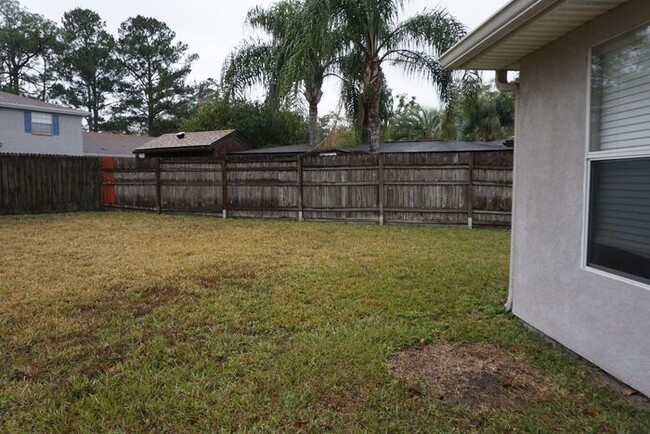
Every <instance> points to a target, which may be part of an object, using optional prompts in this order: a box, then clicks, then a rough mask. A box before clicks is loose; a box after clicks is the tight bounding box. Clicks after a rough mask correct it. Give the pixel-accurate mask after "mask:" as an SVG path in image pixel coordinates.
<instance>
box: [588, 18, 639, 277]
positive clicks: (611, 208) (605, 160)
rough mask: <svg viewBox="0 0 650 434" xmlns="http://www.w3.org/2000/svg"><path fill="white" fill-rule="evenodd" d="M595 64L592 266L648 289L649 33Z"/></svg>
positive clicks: (595, 52)
mask: <svg viewBox="0 0 650 434" xmlns="http://www.w3.org/2000/svg"><path fill="white" fill-rule="evenodd" d="M591 61H592V64H591V135H590V144H589V152H588V154H587V162H588V165H589V176H590V181H589V189H590V192H589V222H588V224H589V227H588V239H587V265H588V266H590V267H593V268H596V269H600V270H603V271H606V272H610V273H613V274H617V275H619V276H622V277H626V278H630V279H633V280H636V281H640V282H643V283H646V284H650V25H646V26H643V27H640V28H637V29H634V30H632V31H630V32H627V33H625V34H623V35H620V36H618V37H616V38H614V39H612V40H610V41H607V42H605V43H603V44H601V45H598V46H597V47H594V48H593V49H592V56H591Z"/></svg>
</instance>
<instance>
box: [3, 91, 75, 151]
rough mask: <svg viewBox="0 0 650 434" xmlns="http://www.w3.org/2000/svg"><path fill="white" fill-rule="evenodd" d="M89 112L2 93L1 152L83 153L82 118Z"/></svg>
mask: <svg viewBox="0 0 650 434" xmlns="http://www.w3.org/2000/svg"><path fill="white" fill-rule="evenodd" d="M87 115H88V113H86V112H83V111H79V110H74V109H70V108H66V107H63V106H60V105H56V104H50V103H46V102H43V101H40V100H37V99H32V98H26V97H23V96H18V95H14V94H11V93H7V92H0V152H2V153H17V154H63V155H83V141H82V138H81V121H82V120H83V118H84V117H85V116H87Z"/></svg>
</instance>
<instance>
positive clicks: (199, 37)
mask: <svg viewBox="0 0 650 434" xmlns="http://www.w3.org/2000/svg"><path fill="white" fill-rule="evenodd" d="M20 1H21V3H22V4H23V5H24V6H25V7H27V9H29V10H30V11H31V12H37V13H40V14H42V15H44V16H46V17H47V18H49V19H51V20H54V21H56V22H59V23H60V21H61V17H62V16H63V13H64V12H65V11H68V10H70V9H74V8H75V7H82V8H88V9H92V10H94V11H95V12H97V13H99V15H101V17H102V18H103V19H104V20H105V21H106V24H107V25H108V29H109V31H110V32H111V33H114V34H115V33H117V28H118V26H119V25H120V23H121V22H123V21H124V20H126V19H127V18H129V17H132V16H135V15H138V14H140V15H145V16H152V17H155V18H157V19H159V20H161V21H164V22H166V23H167V25H168V26H169V27H170V28H171V29H172V30H173V31H175V32H176V35H177V37H178V39H179V40H180V41H182V42H185V43H187V44H188V45H189V47H190V50H191V52H194V53H197V54H198V55H199V56H200V58H199V60H198V61H197V62H196V63H195V64H194V69H193V72H192V76H191V78H192V79H194V80H204V79H206V78H210V77H213V78H219V74H220V71H221V65H222V63H223V60H224V58H225V57H226V55H227V54H228V53H229V52H230V51H231V49H232V48H233V47H235V46H236V45H237V44H238V43H239V42H240V41H241V40H242V39H244V38H246V37H247V36H249V35H250V34H251V30H250V29H248V28H246V27H245V26H244V25H243V23H244V19H245V17H246V12H248V10H249V9H251V8H253V7H254V6H257V5H265V6H267V5H271V4H273V3H274V1H275V0H212V1H207V0H20ZM507 2H508V0H439V1H438V0H434V1H431V0H429V1H427V0H412V1H411V2H410V3H409V6H408V8H407V10H406V12H405V15H404V16H405V17H406V16H409V15H412V14H414V13H416V12H418V11H420V10H422V9H424V8H435V7H437V6H442V7H445V8H447V9H448V10H449V11H450V12H451V13H452V14H454V15H455V16H456V17H457V18H459V19H460V20H461V21H462V22H463V23H465V25H467V26H468V28H469V29H470V30H471V29H473V28H475V27H476V26H478V25H479V24H480V23H481V22H483V21H484V20H485V19H487V18H488V17H489V16H490V15H492V14H493V13H494V12H496V11H497V10H498V9H500V8H501V7H502V6H503V5H505V4H506V3H507ZM386 76H387V80H388V85H389V86H390V87H391V88H392V89H393V94H394V95H398V94H400V93H407V94H410V95H415V96H416V97H417V100H418V101H419V102H420V103H422V104H424V105H435V104H437V97H436V95H435V93H434V90H433V88H432V87H431V85H430V84H428V83H427V82H425V81H422V80H417V79H413V78H409V77H406V76H404V75H403V74H402V73H400V72H399V71H396V70H393V69H391V68H387V70H386ZM337 85H338V83H336V81H334V80H331V81H330V82H328V83H326V88H325V89H324V97H323V101H322V103H321V107H320V111H321V113H326V112H327V111H330V110H334V109H335V108H336V107H337V102H338V95H337Z"/></svg>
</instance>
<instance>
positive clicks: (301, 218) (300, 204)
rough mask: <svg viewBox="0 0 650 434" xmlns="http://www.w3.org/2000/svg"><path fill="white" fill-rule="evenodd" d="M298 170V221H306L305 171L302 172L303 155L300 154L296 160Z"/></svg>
mask: <svg viewBox="0 0 650 434" xmlns="http://www.w3.org/2000/svg"><path fill="white" fill-rule="evenodd" d="M296 170H297V171H298V221H299V222H302V221H305V216H304V214H303V207H304V202H303V201H304V196H303V189H302V184H303V173H302V155H298V160H297V161H296Z"/></svg>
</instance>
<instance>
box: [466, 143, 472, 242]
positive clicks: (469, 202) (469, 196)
mask: <svg viewBox="0 0 650 434" xmlns="http://www.w3.org/2000/svg"><path fill="white" fill-rule="evenodd" d="M473 215H474V153H473V152H470V153H469V161H468V180H467V227H468V228H470V229H472V227H473V225H474V222H473V218H472V217H473Z"/></svg>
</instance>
